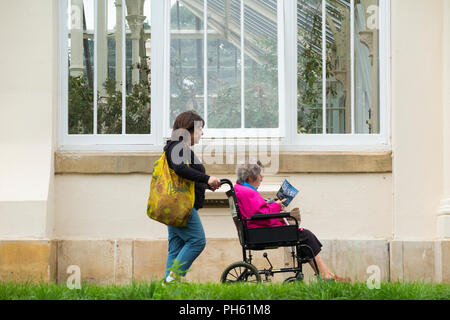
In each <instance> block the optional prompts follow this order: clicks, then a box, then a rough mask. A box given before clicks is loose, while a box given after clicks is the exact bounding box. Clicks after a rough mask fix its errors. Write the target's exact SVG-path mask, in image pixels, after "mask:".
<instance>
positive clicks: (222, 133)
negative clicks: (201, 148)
mask: <svg viewBox="0 0 450 320" xmlns="http://www.w3.org/2000/svg"><path fill="white" fill-rule="evenodd" d="M288 1H289V0H288ZM277 2H278V3H277V6H278V10H277V33H278V45H277V51H278V128H243V127H244V121H245V120H244V117H243V116H241V128H232V129H229V128H226V129H225V128H224V129H218V128H208V124H207V122H208V120H207V119H205V120H206V124H205V128H204V135H203V138H204V139H205V140H208V139H211V138H226V139H228V138H257V137H259V138H268V137H270V138H282V137H284V135H285V132H284V128H285V124H284V119H285V105H286V104H285V101H284V99H285V94H284V89H283V88H284V87H285V84H284V81H285V78H286V77H285V75H284V73H285V67H284V59H283V57H284V56H285V52H284V50H285V45H284V39H285V34H284V33H285V28H284V27H283V26H284V23H285V18H284V7H285V2H286V0H278V1H277ZM244 3H245V1H244V0H241V30H242V29H243V28H244ZM161 5H162V4H161ZM170 9H171V7H170V4H169V5H167V6H166V8H165V10H167V13H166V16H167V17H168V19H169V23H168V24H167V25H166V29H165V30H164V31H163V32H164V34H165V37H166V39H169V41H168V43H167V45H168V47H167V48H166V51H167V52H168V53H169V54H170ZM207 24H208V11H207V0H204V2H203V35H204V37H203V50H204V51H203V55H204V57H206V55H207V48H208V47H207V41H208V33H207ZM244 41H245V39H244V35H243V34H242V33H241V48H243V47H244ZM244 55H245V52H244V50H241V57H240V58H241V63H242V67H241V79H245V77H244V72H245V68H244V61H245V59H244ZM203 60H204V61H203V62H204V68H203V69H204V75H203V77H204V78H205V79H207V70H208V68H207V62H208V59H206V58H205V59H203ZM169 61H170V57H169ZM164 65H165V69H164V73H166V74H167V78H166V81H165V82H164V83H165V85H166V86H167V89H166V90H167V92H168V93H167V94H168V97H169V99H168V101H167V103H166V104H164V110H165V112H164V113H165V114H169V110H170V64H166V63H165V64H164ZM242 83H243V85H242V86H241V115H244V114H245V112H244V111H245V107H244V97H245V94H244V92H245V82H244V81H243V82H242ZM207 90H208V82H207V81H204V92H207ZM207 98H208V97H207V94H204V108H205V109H204V110H205V117H206V114H207V108H208V103H207ZM164 124H165V130H164V137H165V138H169V137H170V136H171V124H170V123H169V119H165V121H164Z"/></svg>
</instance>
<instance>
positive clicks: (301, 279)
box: [283, 272, 304, 283]
mask: <svg viewBox="0 0 450 320" xmlns="http://www.w3.org/2000/svg"><path fill="white" fill-rule="evenodd" d="M303 278H304V276H303V273H301V272H300V273H299V274H297V275H296V276H295V277H289V278H287V279H286V280H284V281H283V283H293V282H297V281H303Z"/></svg>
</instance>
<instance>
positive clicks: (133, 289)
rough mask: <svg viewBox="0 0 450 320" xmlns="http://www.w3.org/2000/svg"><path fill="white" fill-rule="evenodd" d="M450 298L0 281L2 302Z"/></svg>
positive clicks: (308, 286) (392, 287) (342, 287)
mask: <svg viewBox="0 0 450 320" xmlns="http://www.w3.org/2000/svg"><path fill="white" fill-rule="evenodd" d="M149 299H151V300H175V299H185V300H449V299H450V285H449V284H432V283H423V282H413V283H408V282H404V283H400V282H391V283H381V288H380V289H372V290H370V289H368V288H367V285H366V283H363V282H356V283H330V282H323V281H313V282H310V283H305V282H296V283H289V284H280V283H266V284H264V283H261V284H247V283H236V284H231V285H223V284H220V283H210V282H209V283H188V282H177V283H174V284H173V285H166V286H163V285H162V282H161V281H151V282H143V281H139V282H137V281H134V282H132V283H131V284H128V285H121V286H118V285H106V286H101V285H94V284H88V283H82V284H81V289H79V290H70V289H68V288H67V286H66V285H65V284H64V283H63V284H58V285H56V284H46V283H40V284H31V283H13V282H10V283H2V282H0V300H149Z"/></svg>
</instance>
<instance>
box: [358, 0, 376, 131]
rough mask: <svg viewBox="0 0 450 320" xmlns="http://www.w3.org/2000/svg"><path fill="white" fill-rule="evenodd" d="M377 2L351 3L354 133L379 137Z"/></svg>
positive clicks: (367, 0)
mask: <svg viewBox="0 0 450 320" xmlns="http://www.w3.org/2000/svg"><path fill="white" fill-rule="evenodd" d="M378 8H379V7H378V0H361V1H357V2H355V91H356V92H355V106H356V108H355V130H356V133H366V134H367V133H380V117H379V112H380V111H379V110H380V109H379V95H378V86H379V54H378V48H379V26H378V24H379V22H378Z"/></svg>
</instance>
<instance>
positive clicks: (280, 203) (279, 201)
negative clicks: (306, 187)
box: [275, 198, 287, 207]
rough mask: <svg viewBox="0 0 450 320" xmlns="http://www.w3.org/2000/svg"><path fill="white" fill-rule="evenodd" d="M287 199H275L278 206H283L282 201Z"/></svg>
mask: <svg viewBox="0 0 450 320" xmlns="http://www.w3.org/2000/svg"><path fill="white" fill-rule="evenodd" d="M286 200H287V199H286V198H285V199H283V200H277V201H275V202H276V203H278V204H279V205H280V206H283V207H284V202H285V201H286Z"/></svg>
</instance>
